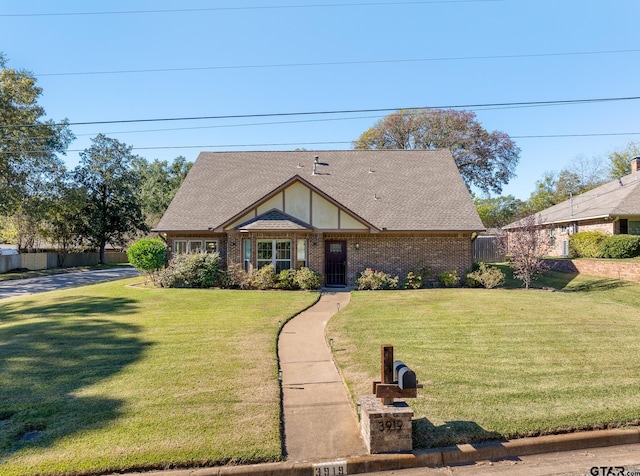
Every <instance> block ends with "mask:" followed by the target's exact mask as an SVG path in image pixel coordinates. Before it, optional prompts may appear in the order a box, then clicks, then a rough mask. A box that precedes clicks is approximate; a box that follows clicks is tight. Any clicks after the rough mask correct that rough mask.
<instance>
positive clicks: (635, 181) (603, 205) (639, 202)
mask: <svg viewBox="0 0 640 476" xmlns="http://www.w3.org/2000/svg"><path fill="white" fill-rule="evenodd" d="M634 215H635V216H637V215H640V173H634V174H630V175H627V176H625V177H622V178H620V179H616V180H612V181H611V182H608V183H606V184H604V185H601V186H599V187H597V188H594V189H593V190H589V191H588V192H585V193H582V194H580V195H576V196H575V197H573V199H572V200H566V201H564V202H562V203H558V204H557V205H554V206H552V207H549V208H547V209H545V210H542V211H541V212H539V213H537V214H536V215H535V217H536V223H539V224H552V223H567V222H572V221H578V220H589V219H594V218H604V217H617V216H620V217H628V216H634ZM518 223H519V222H514V223H510V224H509V225H506V226H505V227H504V228H506V229H509V228H517V227H518Z"/></svg>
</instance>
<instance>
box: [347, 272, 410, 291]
mask: <svg viewBox="0 0 640 476" xmlns="http://www.w3.org/2000/svg"><path fill="white" fill-rule="evenodd" d="M399 279H400V278H398V276H395V277H393V278H392V277H391V275H390V274H387V273H383V272H382V271H374V270H372V269H371V268H367V269H365V270H364V271H363V272H361V273H360V274H359V275H358V278H357V279H356V283H357V284H358V289H360V290H364V289H372V290H373V289H398V281H399Z"/></svg>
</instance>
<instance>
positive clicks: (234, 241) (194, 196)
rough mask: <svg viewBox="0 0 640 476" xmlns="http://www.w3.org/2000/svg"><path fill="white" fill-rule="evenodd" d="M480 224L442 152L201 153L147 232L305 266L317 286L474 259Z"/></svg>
mask: <svg viewBox="0 0 640 476" xmlns="http://www.w3.org/2000/svg"><path fill="white" fill-rule="evenodd" d="M481 230H483V225H482V222H481V220H480V218H479V216H478V213H477V212H476V209H475V207H474V205H473V202H472V200H471V196H470V194H469V192H468V190H467V187H466V186H465V184H464V182H463V181H462V178H461V177H460V174H459V172H458V169H457V167H456V165H455V162H454V160H453V157H452V156H451V154H450V152H449V151H446V150H437V151H424V150H423V151H417V150H411V151H409V150H368V151H360V150H349V151H301V152H297V151H296V152H202V153H201V154H200V155H199V157H198V159H197V160H196V162H195V163H194V165H193V168H192V169H191V171H190V172H189V174H188V176H187V177H186V179H185V181H184V183H183V184H182V186H181V187H180V189H179V190H178V193H177V194H176V196H175V198H174V199H173V201H172V202H171V205H170V206H169V208H168V209H167V211H166V212H165V214H164V216H163V217H162V219H161V220H160V222H159V223H158V226H157V227H156V229H155V231H157V232H159V233H161V235H162V236H163V237H164V238H165V239H166V241H167V243H168V245H169V247H170V250H171V253H181V252H189V251H195V250H206V251H217V252H219V253H220V256H221V259H222V262H223V264H226V265H229V264H231V263H241V264H242V265H243V267H244V269H245V270H247V271H249V270H251V269H254V268H256V267H260V266H263V265H265V264H268V263H273V265H274V266H275V268H276V271H280V270H281V269H285V268H299V267H302V266H306V267H309V268H311V269H312V270H314V271H317V272H320V273H322V274H323V276H324V280H325V285H329V286H330V285H352V284H353V283H354V282H355V279H356V277H357V275H358V273H360V272H361V271H363V270H364V269H365V268H367V267H371V268H374V269H379V270H381V271H384V272H386V273H390V274H392V275H398V276H400V277H401V279H402V278H404V276H405V275H406V274H407V272H408V271H411V270H417V269H419V268H420V267H421V266H429V267H430V268H431V269H432V270H433V271H434V273H439V272H441V271H444V270H450V269H455V270H457V271H458V273H459V275H464V273H465V272H466V271H467V270H468V269H469V268H470V267H471V264H472V259H473V258H472V237H473V236H474V233H475V232H478V231H481Z"/></svg>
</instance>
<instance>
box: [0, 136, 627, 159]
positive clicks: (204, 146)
mask: <svg viewBox="0 0 640 476" xmlns="http://www.w3.org/2000/svg"><path fill="white" fill-rule="evenodd" d="M632 135H640V132H604V133H584V134H547V135H523V136H510V138H511V139H558V138H570V137H602V136H632ZM352 143H353V141H317V142H278V143H256V144H202V145H166V146H148V147H131V149H132V150H171V149H174V150H175V149H221V148H224V149H234V148H241V147H242V148H245V147H292V146H306V145H343V144H352ZM21 152H22V153H23V154H28V153H39V152H42V151H37V150H22V151H21ZM66 152H83V149H68V150H67V151H66ZM2 153H8V152H2V151H0V154H2Z"/></svg>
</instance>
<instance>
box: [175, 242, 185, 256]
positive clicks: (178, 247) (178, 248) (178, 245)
mask: <svg viewBox="0 0 640 476" xmlns="http://www.w3.org/2000/svg"><path fill="white" fill-rule="evenodd" d="M173 252H174V253H175V254H179V253H186V252H187V240H175V241H174V242H173Z"/></svg>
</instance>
